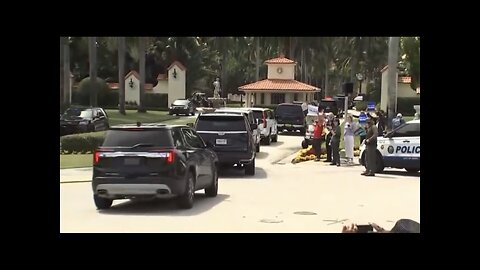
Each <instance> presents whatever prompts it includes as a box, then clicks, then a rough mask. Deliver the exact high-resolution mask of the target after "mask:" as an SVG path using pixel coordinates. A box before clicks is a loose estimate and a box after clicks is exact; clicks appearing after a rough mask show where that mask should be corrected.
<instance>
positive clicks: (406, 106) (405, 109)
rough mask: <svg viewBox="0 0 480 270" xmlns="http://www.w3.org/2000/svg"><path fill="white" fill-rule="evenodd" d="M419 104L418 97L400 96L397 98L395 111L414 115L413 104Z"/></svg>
mask: <svg viewBox="0 0 480 270" xmlns="http://www.w3.org/2000/svg"><path fill="white" fill-rule="evenodd" d="M419 104H420V97H402V98H398V99H397V112H399V113H401V114H403V115H410V116H412V115H414V114H415V109H414V108H413V105H419Z"/></svg>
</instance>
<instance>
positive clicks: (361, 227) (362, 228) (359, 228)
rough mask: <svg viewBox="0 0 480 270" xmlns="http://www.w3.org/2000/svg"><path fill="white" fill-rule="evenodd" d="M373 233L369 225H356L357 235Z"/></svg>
mask: <svg viewBox="0 0 480 270" xmlns="http://www.w3.org/2000/svg"><path fill="white" fill-rule="evenodd" d="M368 232H373V226H372V225H370V224H367V225H357V233H368Z"/></svg>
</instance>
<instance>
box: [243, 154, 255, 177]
mask: <svg viewBox="0 0 480 270" xmlns="http://www.w3.org/2000/svg"><path fill="white" fill-rule="evenodd" d="M245 175H255V158H253V160H252V162H250V163H249V164H248V165H247V166H246V167H245Z"/></svg>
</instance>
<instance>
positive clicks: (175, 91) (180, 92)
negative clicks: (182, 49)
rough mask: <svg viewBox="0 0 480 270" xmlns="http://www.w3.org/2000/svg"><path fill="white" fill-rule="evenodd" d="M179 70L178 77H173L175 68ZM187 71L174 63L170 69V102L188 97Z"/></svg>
mask: <svg viewBox="0 0 480 270" xmlns="http://www.w3.org/2000/svg"><path fill="white" fill-rule="evenodd" d="M174 69H175V70H176V71H177V78H174V77H173V70H174ZM185 95H186V71H185V70H181V69H180V68H179V67H178V66H177V65H174V66H173V67H171V68H170V70H169V71H168V104H169V105H170V104H172V103H173V101H175V100H176V99H183V98H186V96H185Z"/></svg>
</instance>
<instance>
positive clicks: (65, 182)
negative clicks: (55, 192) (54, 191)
mask: <svg viewBox="0 0 480 270" xmlns="http://www.w3.org/2000/svg"><path fill="white" fill-rule="evenodd" d="M88 182H92V180H74V181H60V184H71V183H88Z"/></svg>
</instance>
